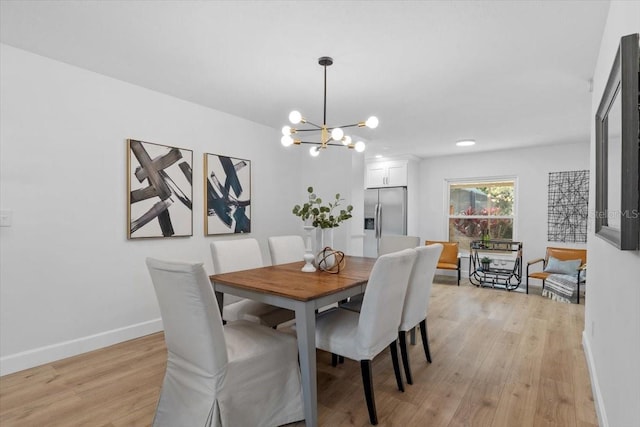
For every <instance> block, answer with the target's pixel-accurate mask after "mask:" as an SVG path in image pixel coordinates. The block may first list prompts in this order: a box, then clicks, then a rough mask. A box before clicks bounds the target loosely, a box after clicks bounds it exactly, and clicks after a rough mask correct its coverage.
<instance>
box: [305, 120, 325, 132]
mask: <svg viewBox="0 0 640 427" xmlns="http://www.w3.org/2000/svg"><path fill="white" fill-rule="evenodd" d="M305 124H308V125H311V126H314V127H316V128H318V129H322V126H320V125H317V124H315V123H312V122H310V121H308V120H307V121H306V122H305ZM307 130H316V129H307Z"/></svg>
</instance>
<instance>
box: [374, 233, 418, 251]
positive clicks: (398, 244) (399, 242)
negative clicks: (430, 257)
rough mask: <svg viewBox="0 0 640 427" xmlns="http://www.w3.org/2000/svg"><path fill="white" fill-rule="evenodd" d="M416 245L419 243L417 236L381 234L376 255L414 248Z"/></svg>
mask: <svg viewBox="0 0 640 427" xmlns="http://www.w3.org/2000/svg"><path fill="white" fill-rule="evenodd" d="M418 245H420V238H419V237H418V236H382V237H380V248H379V249H378V255H385V254H390V253H392V252H398V251H401V250H403V249H409V248H415V247H417V246H418Z"/></svg>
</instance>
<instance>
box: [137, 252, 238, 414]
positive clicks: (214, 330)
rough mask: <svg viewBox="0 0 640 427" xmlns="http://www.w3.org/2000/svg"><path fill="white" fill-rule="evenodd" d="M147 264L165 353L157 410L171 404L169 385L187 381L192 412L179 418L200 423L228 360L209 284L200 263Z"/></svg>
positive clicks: (170, 388) (161, 262) (220, 385)
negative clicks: (165, 362) (165, 365)
mask: <svg viewBox="0 0 640 427" xmlns="http://www.w3.org/2000/svg"><path fill="white" fill-rule="evenodd" d="M146 262H147V267H148V269H149V273H150V275H151V280H152V282H153V286H154V288H155V292H156V297H157V299H158V304H159V305H160V314H161V316H162V324H163V326H164V339H165V342H166V345H167V353H168V355H167V373H166V375H165V381H164V384H165V385H163V393H162V394H161V396H160V403H159V405H158V407H159V408H160V410H163V408H166V407H171V406H172V403H171V402H170V400H172V399H173V398H174V397H175V395H174V393H172V390H173V387H172V385H171V384H169V385H167V384H168V383H172V382H173V383H175V382H176V381H177V382H187V383H189V384H190V385H191V386H190V387H189V393H192V394H190V395H189V396H187V397H188V398H189V399H190V400H191V401H192V403H191V404H190V411H189V412H191V414H181V415H180V418H179V419H180V420H181V422H187V421H189V420H190V421H189V423H188V424H184V425H204V422H205V420H206V417H207V414H208V413H209V411H210V406H211V402H213V401H215V399H216V394H217V392H218V390H219V389H220V388H221V387H222V382H223V380H224V376H225V371H226V365H227V360H228V359H227V345H226V342H225V337H224V332H223V327H222V320H221V318H220V312H219V310H218V305H217V304H216V299H215V296H214V294H213V290H212V288H211V283H210V282H209V278H208V277H207V274H206V273H205V271H204V268H203V266H202V263H196V264H188V263H177V262H168V261H160V260H156V259H152V258H147V260H146ZM193 393H195V394H197V395H196V396H194V394H193ZM198 405H200V406H202V407H199V406H198ZM203 414H204V415H203ZM185 416H187V418H188V419H185ZM164 417H169V418H171V417H172V416H171V415H169V414H162V416H161V418H164ZM176 417H177V416H176ZM173 419H178V418H173Z"/></svg>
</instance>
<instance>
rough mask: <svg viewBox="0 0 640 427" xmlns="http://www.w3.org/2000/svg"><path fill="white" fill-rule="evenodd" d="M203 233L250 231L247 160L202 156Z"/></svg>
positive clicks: (249, 187) (248, 165)
mask: <svg viewBox="0 0 640 427" xmlns="http://www.w3.org/2000/svg"><path fill="white" fill-rule="evenodd" d="M204 172H205V173H204V200H205V203H204V234H205V236H211V235H216V234H234V233H250V232H251V161H250V160H245V159H237V158H234V157H228V156H221V155H219V154H209V153H205V154H204Z"/></svg>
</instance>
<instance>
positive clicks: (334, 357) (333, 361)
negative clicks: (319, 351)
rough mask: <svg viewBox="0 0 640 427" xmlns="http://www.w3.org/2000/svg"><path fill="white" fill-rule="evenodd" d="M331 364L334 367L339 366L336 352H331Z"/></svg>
mask: <svg viewBox="0 0 640 427" xmlns="http://www.w3.org/2000/svg"><path fill="white" fill-rule="evenodd" d="M331 366H333V367H334V368H335V367H336V366H338V355H337V354H335V353H331Z"/></svg>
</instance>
